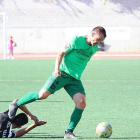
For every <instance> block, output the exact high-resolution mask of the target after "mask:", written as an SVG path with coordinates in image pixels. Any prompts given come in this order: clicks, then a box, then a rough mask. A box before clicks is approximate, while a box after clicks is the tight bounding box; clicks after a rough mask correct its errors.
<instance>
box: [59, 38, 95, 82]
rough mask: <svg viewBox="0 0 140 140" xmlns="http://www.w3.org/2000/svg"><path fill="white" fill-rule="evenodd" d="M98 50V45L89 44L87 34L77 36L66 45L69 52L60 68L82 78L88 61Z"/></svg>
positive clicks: (76, 77) (77, 77)
mask: <svg viewBox="0 0 140 140" xmlns="http://www.w3.org/2000/svg"><path fill="white" fill-rule="evenodd" d="M97 50H98V45H95V46H89V45H87V43H86V37H85V36H76V37H75V38H73V39H72V40H71V41H70V43H69V44H68V45H66V46H65V51H66V52H67V54H66V55H65V56H64V57H63V59H62V62H61V64H60V67H59V70H62V71H65V72H66V73H67V74H69V75H70V76H72V77H74V78H75V79H78V80H80V78H81V75H82V73H83V71H84V69H85V67H86V65H87V63H88V61H89V60H90V58H91V57H92V56H93V55H94V54H95V53H96V52H97Z"/></svg>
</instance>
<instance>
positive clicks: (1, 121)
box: [0, 111, 15, 138]
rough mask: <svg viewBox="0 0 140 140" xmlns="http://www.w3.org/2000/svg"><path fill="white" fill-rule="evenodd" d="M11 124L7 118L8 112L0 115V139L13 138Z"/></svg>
mask: <svg viewBox="0 0 140 140" xmlns="http://www.w3.org/2000/svg"><path fill="white" fill-rule="evenodd" d="M13 137H15V133H14V132H13V131H12V123H11V120H10V119H9V116H8V111H6V112H4V113H0V138H13Z"/></svg>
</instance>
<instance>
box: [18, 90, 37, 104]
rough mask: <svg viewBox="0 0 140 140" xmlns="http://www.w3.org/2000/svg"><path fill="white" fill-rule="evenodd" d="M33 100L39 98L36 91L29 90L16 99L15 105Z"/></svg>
mask: <svg viewBox="0 0 140 140" xmlns="http://www.w3.org/2000/svg"><path fill="white" fill-rule="evenodd" d="M35 100H39V96H38V92H31V93H28V94H26V95H25V96H23V97H22V98H21V99H19V100H18V101H17V105H18V106H21V105H25V104H28V103H31V102H33V101H35Z"/></svg>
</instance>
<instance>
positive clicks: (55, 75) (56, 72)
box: [54, 70, 61, 78]
mask: <svg viewBox="0 0 140 140" xmlns="http://www.w3.org/2000/svg"><path fill="white" fill-rule="evenodd" d="M60 76H61V72H60V71H59V70H57V71H55V73H54V77H55V78H57V77H60Z"/></svg>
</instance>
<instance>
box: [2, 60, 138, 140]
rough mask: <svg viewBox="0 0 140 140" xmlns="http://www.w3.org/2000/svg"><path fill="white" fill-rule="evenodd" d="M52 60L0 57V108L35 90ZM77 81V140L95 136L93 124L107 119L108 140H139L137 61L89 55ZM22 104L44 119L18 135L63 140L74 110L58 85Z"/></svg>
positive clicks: (37, 88)
mask: <svg viewBox="0 0 140 140" xmlns="http://www.w3.org/2000/svg"><path fill="white" fill-rule="evenodd" d="M54 62H55V60H54V59H32V60H31V59H30V60H29V59H26V60H25V59H22V60H20V59H19V60H16V59H15V60H0V112H3V111H5V110H7V108H8V104H10V103H11V102H12V101H13V100H14V99H16V98H17V99H19V98H21V97H22V96H23V95H25V94H27V93H29V92H32V91H39V90H40V89H41V88H42V86H43V85H44V83H45V81H46V80H47V79H48V77H49V75H50V74H51V73H52V71H53V69H54ZM82 81H83V84H84V87H85V90H86V97H87V98H86V100H87V106H86V109H85V111H84V113H83V117H82V119H81V121H80V123H79V124H78V126H77V128H76V129H75V131H74V133H75V135H76V136H80V137H81V138H82V139H91V140H95V139H99V138H98V137H97V135H96V133H95V129H96V126H97V124H98V123H100V122H108V123H110V124H111V125H112V128H113V134H112V136H111V137H110V138H109V139H112V140H114V139H116V140H139V139H140V59H92V60H91V61H90V62H89V63H88V65H87V68H86V70H85V71H84V73H83V76H82ZM27 107H28V109H29V110H30V111H31V112H32V113H33V114H34V115H36V116H38V118H39V119H40V120H47V122H48V123H47V124H46V125H44V126H40V127H38V128H36V129H34V130H32V131H31V132H29V133H28V134H26V135H25V136H23V137H22V139H24V140H31V139H33V140H39V139H50V140H56V139H63V136H64V131H65V130H66V128H67V126H68V123H69V118H70V116H71V113H72V111H73V109H74V103H73V101H72V100H71V98H70V97H69V95H68V94H67V93H66V92H65V90H64V89H61V90H59V91H58V92H56V93H55V95H52V96H50V97H49V98H48V99H47V100H42V101H36V102H34V103H30V104H28V105H27ZM18 112H20V111H18ZM31 123H32V121H30V122H29V124H31ZM26 126H27V125H26Z"/></svg>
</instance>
